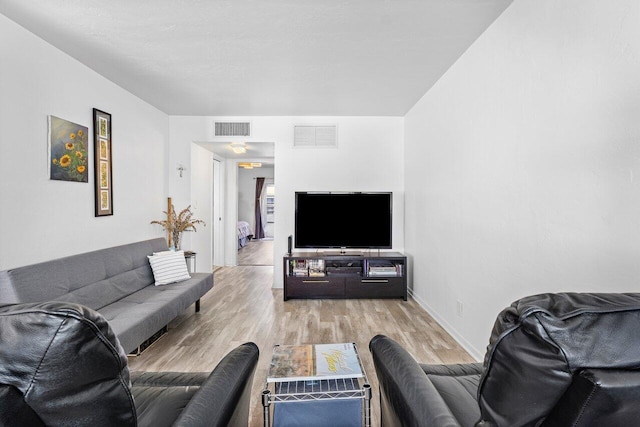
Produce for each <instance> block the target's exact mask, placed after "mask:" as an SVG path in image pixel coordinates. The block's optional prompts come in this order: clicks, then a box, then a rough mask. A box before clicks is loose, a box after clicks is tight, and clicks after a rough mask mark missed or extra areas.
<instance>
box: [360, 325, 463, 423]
mask: <svg viewBox="0 0 640 427" xmlns="http://www.w3.org/2000/svg"><path fill="white" fill-rule="evenodd" d="M369 350H370V351H371V354H372V356H373V362H374V366H375V369H376V374H377V376H378V381H379V384H380V408H381V414H380V417H381V421H382V425H402V426H443V427H459V426H460V424H459V423H458V421H457V420H456V418H455V417H454V416H453V414H452V413H451V411H450V410H449V408H448V407H447V405H446V404H445V403H444V401H443V400H442V398H441V397H440V394H439V393H438V391H437V390H436V388H435V386H434V385H433V384H432V383H431V381H430V380H429V378H428V377H427V375H426V374H425V372H424V370H423V369H422V367H421V366H420V365H419V364H418V362H416V361H415V359H414V358H413V357H412V356H411V355H410V354H409V353H408V352H407V351H406V350H405V349H404V348H402V347H401V346H400V344H398V343H397V342H395V341H393V340H392V339H390V338H388V337H386V336H384V335H376V336H375V337H373V338H372V339H371V341H370V342H369Z"/></svg>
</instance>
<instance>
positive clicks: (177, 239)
mask: <svg viewBox="0 0 640 427" xmlns="http://www.w3.org/2000/svg"><path fill="white" fill-rule="evenodd" d="M171 234H172V238H173V248H174V250H176V251H179V250H180V236H181V234H182V233H180V232H175V231H174V232H173V233H171Z"/></svg>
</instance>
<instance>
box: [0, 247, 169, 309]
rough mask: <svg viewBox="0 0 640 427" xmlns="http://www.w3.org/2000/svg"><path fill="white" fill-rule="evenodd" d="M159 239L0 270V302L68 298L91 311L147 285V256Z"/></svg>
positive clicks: (149, 278) (156, 249) (149, 275)
mask: <svg viewBox="0 0 640 427" xmlns="http://www.w3.org/2000/svg"><path fill="white" fill-rule="evenodd" d="M166 249H167V243H166V241H165V240H164V239H163V238H158V239H151V240H145V241H142V242H135V243H130V244H127V245H121V246H115V247H111V248H107V249H100V250H97V251H92V252H86V253H81V254H78V255H72V256H68V257H64V258H59V259H56V260H52V261H46V262H42V263H38V264H33V265H29V266H25V267H19V268H14V269H11V270H7V271H2V272H0V302H3V303H20V302H40V301H53V300H56V301H68V302H73V303H77V304H82V305H84V306H87V307H89V308H92V309H94V310H97V309H100V308H102V307H104V306H106V305H108V304H111V303H112V302H114V301H117V300H119V299H121V298H123V297H125V296H127V295H129V294H131V293H133V292H136V291H138V290H140V289H142V288H144V287H145V286H149V285H150V284H153V274H152V272H151V266H150V265H149V260H148V258H147V255H149V254H151V253H153V252H159V251H163V250H166Z"/></svg>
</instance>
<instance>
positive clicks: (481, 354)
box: [408, 289, 484, 362]
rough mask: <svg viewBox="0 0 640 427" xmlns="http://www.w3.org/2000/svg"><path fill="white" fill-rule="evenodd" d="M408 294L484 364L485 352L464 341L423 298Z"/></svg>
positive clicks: (411, 291) (411, 292) (411, 293)
mask: <svg viewBox="0 0 640 427" xmlns="http://www.w3.org/2000/svg"><path fill="white" fill-rule="evenodd" d="M408 293H409V295H410V296H411V298H413V299H414V300H415V301H416V302H417V303H418V305H419V306H420V307H422V309H423V310H424V311H426V312H427V313H429V315H430V316H431V317H433V318H434V320H435V321H436V322H438V323H439V324H440V326H442V328H443V329H444V330H445V331H447V333H448V334H449V335H451V336H452V337H453V339H454V340H456V341H457V343H458V344H460V345H461V346H462V348H464V349H465V350H466V352H467V353H469V354H470V355H471V357H473V358H474V359H475V360H476V361H477V362H482V361H483V359H484V352H483V351H478V349H476V348H475V347H474V346H473V345H471V343H470V342H469V341H467V340H466V339H464V337H463V336H462V335H460V334H459V333H458V331H457V330H456V329H455V328H454V327H453V326H451V325H450V324H449V323H448V322H447V321H446V320H444V319H443V318H442V316H440V315H439V314H438V312H437V311H436V310H434V309H433V308H432V307H430V306H429V304H427V303H426V302H424V301H423V300H422V299H421V298H419V297H418V296H416V295H415V294H414V293H413V289H408Z"/></svg>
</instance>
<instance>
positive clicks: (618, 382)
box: [542, 369, 640, 427]
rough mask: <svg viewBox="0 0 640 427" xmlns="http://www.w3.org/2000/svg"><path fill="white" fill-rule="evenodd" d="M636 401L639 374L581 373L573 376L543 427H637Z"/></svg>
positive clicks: (613, 371)
mask: <svg viewBox="0 0 640 427" xmlns="http://www.w3.org/2000/svg"><path fill="white" fill-rule="evenodd" d="M639 401H640V371H639V370H625V369H584V370H583V371H580V373H577V374H575V375H574V377H573V380H572V381H571V384H570V385H569V387H568V388H567V390H566V392H565V393H564V395H563V396H562V398H561V399H560V401H559V402H558V404H557V405H556V406H555V407H554V408H553V410H552V411H551V413H550V414H549V416H547V418H546V419H545V421H544V422H543V423H542V426H544V427H555V426H558V427H559V426H567V425H571V426H575V427H580V426H585V427H586V426H594V425H601V426H630V425H637V423H638V419H639V418H640V405H638V402H639Z"/></svg>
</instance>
